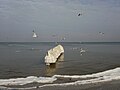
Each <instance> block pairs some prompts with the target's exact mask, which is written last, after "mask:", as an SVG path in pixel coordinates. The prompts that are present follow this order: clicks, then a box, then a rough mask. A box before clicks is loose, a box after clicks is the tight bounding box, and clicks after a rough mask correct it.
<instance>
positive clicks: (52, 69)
mask: <svg viewBox="0 0 120 90" xmlns="http://www.w3.org/2000/svg"><path fill="white" fill-rule="evenodd" d="M60 61H64V54H61V55H60V57H59V58H58V61H57V62H56V63H53V64H50V65H49V66H46V72H45V74H46V76H52V75H54V74H55V72H56V71H57V69H58V67H59V64H58V63H60Z"/></svg>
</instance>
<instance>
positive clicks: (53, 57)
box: [45, 45, 64, 65]
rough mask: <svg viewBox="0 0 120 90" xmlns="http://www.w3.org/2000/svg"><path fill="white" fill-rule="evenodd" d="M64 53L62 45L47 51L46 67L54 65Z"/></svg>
mask: <svg viewBox="0 0 120 90" xmlns="http://www.w3.org/2000/svg"><path fill="white" fill-rule="evenodd" d="M63 53H64V48H63V46H62V45H57V46H56V47H54V48H52V49H50V50H48V52H47V54H46V56H45V63H46V65H50V64H52V63H56V61H57V60H58V58H59V57H60V56H61V55H62V54H63Z"/></svg>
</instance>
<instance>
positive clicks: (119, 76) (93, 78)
mask: <svg viewBox="0 0 120 90" xmlns="http://www.w3.org/2000/svg"><path fill="white" fill-rule="evenodd" d="M57 78H63V79H65V78H71V79H72V78H75V79H76V81H73V82H67V83H53V82H54V81H56V80H57ZM112 80H120V68H115V69H111V70H107V71H104V72H99V73H95V74H88V75H54V76H52V77H35V76H29V77H26V78H16V79H0V85H25V84H28V83H33V82H38V83H44V85H41V86H38V87H39V88H42V87H47V86H69V85H85V84H92V83H102V82H108V81H112ZM48 83H49V84H48ZM30 88H35V87H27V88H24V89H30ZM21 89H22V88H21Z"/></svg>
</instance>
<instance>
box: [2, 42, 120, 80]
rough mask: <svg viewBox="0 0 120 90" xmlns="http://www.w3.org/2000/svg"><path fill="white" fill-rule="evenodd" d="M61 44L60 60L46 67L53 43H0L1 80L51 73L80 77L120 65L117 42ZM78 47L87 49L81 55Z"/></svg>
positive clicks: (119, 46) (119, 49) (119, 45)
mask: <svg viewBox="0 0 120 90" xmlns="http://www.w3.org/2000/svg"><path fill="white" fill-rule="evenodd" d="M61 44H62V45H63V47H64V49H65V53H64V59H63V61H62V62H60V61H59V62H57V63H56V64H53V65H51V66H46V65H45V63H44V57H45V54H46V52H47V50H49V49H50V48H52V47H54V46H55V43H0V80H1V79H11V78H26V77H29V76H35V77H38V79H39V77H46V76H50V77H52V76H54V75H68V76H69V75H80V76H81V75H90V74H92V73H94V74H95V73H98V72H102V71H106V70H112V69H114V68H117V67H120V61H119V58H120V52H119V51H120V43H61ZM80 48H83V49H84V50H86V52H85V53H82V55H81V53H80ZM118 75H119V74H118ZM103 76H104V75H103ZM65 82H66V80H65Z"/></svg>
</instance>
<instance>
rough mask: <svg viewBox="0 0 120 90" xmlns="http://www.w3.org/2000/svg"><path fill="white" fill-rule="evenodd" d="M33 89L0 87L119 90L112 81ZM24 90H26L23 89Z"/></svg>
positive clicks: (2, 89) (119, 82)
mask: <svg viewBox="0 0 120 90" xmlns="http://www.w3.org/2000/svg"><path fill="white" fill-rule="evenodd" d="M33 87H34V88H29V87H25V86H24V88H20V87H19V86H18V87H10V88H9V87H7V88H6V87H4V86H0V90H13V89H15V90H119V88H120V80H113V81H107V82H101V83H93V84H83V85H68V86H45V87H39V85H38V86H37V85H35V86H33ZM25 88H26V89H25Z"/></svg>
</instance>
